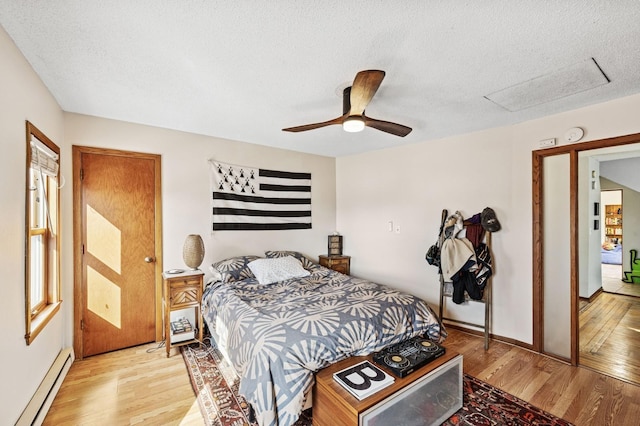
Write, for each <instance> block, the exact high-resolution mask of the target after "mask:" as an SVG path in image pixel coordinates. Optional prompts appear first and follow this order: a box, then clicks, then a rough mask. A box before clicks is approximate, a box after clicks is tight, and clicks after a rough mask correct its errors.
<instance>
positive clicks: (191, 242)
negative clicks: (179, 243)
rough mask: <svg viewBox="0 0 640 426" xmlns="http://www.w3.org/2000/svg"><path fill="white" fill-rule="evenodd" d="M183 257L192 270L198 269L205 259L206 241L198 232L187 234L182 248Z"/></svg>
mask: <svg viewBox="0 0 640 426" xmlns="http://www.w3.org/2000/svg"><path fill="white" fill-rule="evenodd" d="M182 258H183V259H184V263H185V265H187V266H188V267H189V268H191V269H192V270H194V271H195V270H197V269H198V267H199V266H200V265H201V264H202V261H203V260H204V242H203V241H202V237H201V236H200V235H198V234H190V235H187V239H186V240H184V247H183V248H182Z"/></svg>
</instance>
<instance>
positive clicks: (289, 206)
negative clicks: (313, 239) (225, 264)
mask: <svg viewBox="0 0 640 426" xmlns="http://www.w3.org/2000/svg"><path fill="white" fill-rule="evenodd" d="M209 163H210V165H211V187H212V191H211V193H212V201H213V207H212V230H213V231H258V230H283V229H310V228H311V173H296V172H285V171H277V170H266V169H259V168H253V167H245V166H236V165H232V164H225V163H220V162H218V161H214V160H210V161H209Z"/></svg>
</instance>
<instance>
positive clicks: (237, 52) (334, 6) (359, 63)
mask: <svg viewBox="0 0 640 426" xmlns="http://www.w3.org/2000/svg"><path fill="white" fill-rule="evenodd" d="M639 22H640V2H639V1H637V0H615V1H613V0H603V1H587V0H565V1H555V2H549V1H541V0H528V1H513V0H504V1H502V0H485V1H450V0H448V1H444V0H442V1H433V0H408V1H405V0H403V1H400V0H394V1H391V0H389V1H384V0H358V1H348V0H323V1H315V2H311V1H301V0H298V1H296V0H271V1H264V0H254V1H248V0H236V1H231V0H229V1H220V0H217V1H216V0H190V1H187V0H136V1H132V0H109V1H105V0H99V1H98V0H57V1H45V0H40V1H35V0H0V24H1V25H2V26H3V27H4V29H5V30H6V31H7V32H8V33H9V35H10V36H11V37H12V38H13V40H14V41H15V43H16V45H17V46H18V48H19V49H20V50H21V51H22V52H23V54H24V55H25V57H26V58H27V60H28V61H29V62H30V63H31V64H32V66H33V68H34V69H35V71H36V72H37V73H38V74H39V75H40V77H41V78H42V80H43V81H44V83H45V84H46V85H47V87H48V88H49V90H50V91H51V92H52V93H53V95H54V96H55V98H56V99H57V101H58V102H59V103H60V105H61V107H62V108H63V109H64V110H65V111H70V112H76V113H81V114H88V115H94V116H99V117H106V118H112V119H117V120H124V121H130V122H135V123H143V124H148V125H153V126H159V127H164V128H170V129H177V130H183V131H187V132H193V133H199V134H205V135H211V136H216V137H221V138H226V139H231V140H238V141H245V142H251V143H256V144H263V145H270V146H275V147H281V148H286V149H292V150H298V151H304V152H309V153H315V154H321V155H327V156H335V157H339V156H343V155H349V154H354V153H360V152H365V151H369V150H375V149H381V148H385V147H390V146H396V145H398V144H403V143H415V142H422V141H426V140H430V139H434V138H441V137H445V136H451V135H455V134H462V133H468V132H471V131H475V130H480V129H485V128H490V127H496V126H506V125H510V124H513V123H518V122H522V121H526V120H530V119H534V118H538V117H541V116H544V115H548V114H554V113H558V112H562V111H566V110H571V109H575V108H579V107H582V106H586V105H590V104H594V103H599V102H603V101H606V100H610V99H614V98H619V97H623V96H627V95H631V94H635V93H638V92H640V24H639ZM590 58H594V59H595V61H596V62H597V64H598V65H599V66H600V67H601V69H602V71H603V72H604V74H605V75H606V77H607V78H608V79H609V80H610V82H609V83H607V84H601V85H598V86H596V87H595V88H592V89H589V90H583V91H581V92H579V93H577V94H571V95H568V96H567V95H566V94H565V91H564V90H561V91H559V92H558V93H562V94H563V96H564V97H562V98H560V99H555V100H550V101H547V102H545V103H543V104H540V105H536V106H531V107H527V108H525V109H522V110H519V111H508V110H507V109H505V108H503V107H500V106H498V105H497V104H495V103H493V102H492V101H489V100H488V99H487V98H485V96H488V95H490V94H494V93H496V92H500V91H502V90H503V89H506V88H509V87H512V86H516V85H520V84H522V83H525V82H530V81H531V80H533V79H536V78H538V77H543V79H541V80H535V81H544V80H549V77H550V74H552V73H556V72H558V73H559V75H561V74H563V73H564V74H565V75H566V72H565V71H566V70H567V69H572V67H574V68H575V67H576V65H577V64H580V63H582V62H585V61H589V60H590ZM365 69H382V70H384V71H386V78H385V79H384V81H383V82H382V85H381V86H380V89H379V90H378V92H377V94H376V96H375V97H374V98H373V100H372V101H371V103H370V104H369V106H368V108H367V115H368V116H371V117H373V118H378V119H381V120H387V121H394V122H398V123H401V124H404V125H407V126H409V127H412V128H413V132H412V133H410V134H409V135H408V136H406V137H405V138H400V137H397V136H393V135H389V134H386V133H383V132H380V131H377V130H374V129H370V128H367V129H365V130H364V131H363V132H361V133H356V134H353V133H346V132H344V131H342V129H341V128H340V127H339V126H330V127H325V128H322V129H317V130H312V131H308V132H304V133H287V132H282V131H281V129H282V128H284V127H291V126H296V125H302V124H308V123H314V122H318V121H325V120H329V119H332V118H335V117H337V116H339V115H341V114H342V98H341V90H342V89H343V88H344V87H346V86H348V85H350V83H351V82H352V81H353V78H354V76H355V74H356V73H357V72H358V71H360V70H365ZM551 77H553V75H551ZM576 78H577V79H578V77H576ZM551 80H552V79H551ZM567 84H569V85H570V82H569V83H563V86H562V87H565V88H566V86H567ZM532 86H534V87H535V86H536V85H532ZM518 87H521V86H518ZM550 87H556V88H557V87H558V85H557V84H556V85H555V86H553V85H552V86H550ZM538 90H539V88H538ZM554 90H555V89H554ZM532 95H533V94H532ZM519 96H527V95H526V94H524V95H523V94H520V95H519ZM524 103H525V104H526V102H524ZM572 124H574V123H572ZM578 124H579V123H575V125H578ZM179 143H180V141H179V140H176V144H179Z"/></svg>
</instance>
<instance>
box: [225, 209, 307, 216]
mask: <svg viewBox="0 0 640 426" xmlns="http://www.w3.org/2000/svg"><path fill="white" fill-rule="evenodd" d="M213 214H214V215H242V216H265V215H266V216H274V217H305V216H309V217H311V212H310V211H308V210H306V211H305V210H284V211H273V210H270V211H268V212H266V211H264V210H249V209H233V208H225V207H214V208H213Z"/></svg>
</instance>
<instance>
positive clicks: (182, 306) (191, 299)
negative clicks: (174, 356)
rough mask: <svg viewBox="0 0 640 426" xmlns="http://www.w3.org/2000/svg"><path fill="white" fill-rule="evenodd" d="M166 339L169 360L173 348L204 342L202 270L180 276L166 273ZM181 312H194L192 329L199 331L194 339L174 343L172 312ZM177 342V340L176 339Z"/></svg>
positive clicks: (180, 274)
mask: <svg viewBox="0 0 640 426" xmlns="http://www.w3.org/2000/svg"><path fill="white" fill-rule="evenodd" d="M162 277H163V278H164V295H163V296H164V297H163V299H164V300H163V302H164V339H165V345H166V349H167V358H168V357H169V354H170V352H171V348H172V347H176V346H182V345H188V344H190V343H194V342H202V329H203V324H202V323H203V321H202V309H201V306H200V301H201V300H202V284H203V277H204V272H202V271H200V270H196V271H192V270H187V271H184V272H181V273H178V274H170V273H168V272H164V273H163V274H162ZM181 310H193V311H194V315H193V316H191V315H190V314H189V316H191V317H192V318H193V319H194V320H195V321H194V324H192V327H194V328H195V330H197V334H196V333H194V335H193V338H189V339H186V340H181V341H175V342H172V341H171V340H172V334H171V312H175V311H181ZM176 340H177V339H176Z"/></svg>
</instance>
